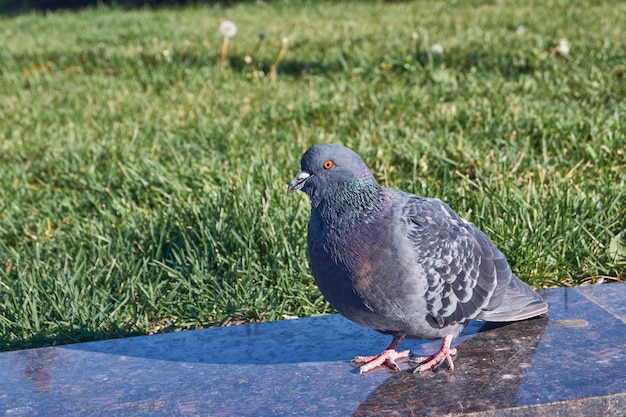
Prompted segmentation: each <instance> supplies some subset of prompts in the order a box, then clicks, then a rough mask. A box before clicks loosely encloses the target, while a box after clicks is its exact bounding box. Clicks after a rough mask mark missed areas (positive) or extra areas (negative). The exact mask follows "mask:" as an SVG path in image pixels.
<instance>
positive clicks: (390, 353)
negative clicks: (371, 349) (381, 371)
mask: <svg viewBox="0 0 626 417" xmlns="http://www.w3.org/2000/svg"><path fill="white" fill-rule="evenodd" d="M403 338H404V335H402V336H394V337H393V340H392V341H391V343H390V344H389V346H387V349H385V351H384V352H383V353H381V354H380V355H375V356H357V357H355V358H353V359H352V362H354V363H362V364H364V365H361V367H360V368H359V373H360V374H364V373H366V372H368V371H371V370H372V369H374V368H376V367H378V366H380V365H382V364H385V365H387V366H388V367H389V368H391V369H392V370H394V371H399V370H400V367H398V365H397V364H396V359H401V358H408V357H409V354H410V353H411V351H409V350H403V351H401V352H396V347H398V345H399V344H400V341H402V339H403Z"/></svg>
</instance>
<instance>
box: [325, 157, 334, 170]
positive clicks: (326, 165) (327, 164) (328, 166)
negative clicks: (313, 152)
mask: <svg viewBox="0 0 626 417" xmlns="http://www.w3.org/2000/svg"><path fill="white" fill-rule="evenodd" d="M334 166H335V163H334V162H333V161H331V160H330V159H327V160H326V161H325V162H324V165H322V168H324V169H331V168H332V167H334Z"/></svg>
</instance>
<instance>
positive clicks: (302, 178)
mask: <svg viewBox="0 0 626 417" xmlns="http://www.w3.org/2000/svg"><path fill="white" fill-rule="evenodd" d="M309 177H311V174H309V173H308V172H306V171H300V172H298V175H296V177H295V178H294V179H293V180H291V182H290V183H289V185H288V186H287V194H291V193H293V192H294V191H298V190H300V189H301V188H302V187H304V183H305V182H306V180H307V179H309Z"/></svg>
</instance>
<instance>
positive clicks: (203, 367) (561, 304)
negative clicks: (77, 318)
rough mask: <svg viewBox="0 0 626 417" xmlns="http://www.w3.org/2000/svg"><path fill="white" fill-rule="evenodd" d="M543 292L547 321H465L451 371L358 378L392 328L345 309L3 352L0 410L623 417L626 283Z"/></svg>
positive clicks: (415, 344)
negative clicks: (358, 361)
mask: <svg viewBox="0 0 626 417" xmlns="http://www.w3.org/2000/svg"><path fill="white" fill-rule="evenodd" d="M545 296H546V298H547V300H548V303H549V305H550V312H549V318H539V319H534V320H528V321H524V322H518V323H511V324H507V325H500V326H494V325H489V324H485V323H480V322H473V323H472V324H470V326H468V328H466V330H465V331H464V332H463V333H462V334H461V335H460V337H459V338H457V339H455V341H454V342H453V345H455V346H457V347H458V355H457V357H456V362H455V365H456V368H455V370H454V371H452V372H450V371H449V370H447V369H440V370H439V371H437V372H425V373H422V374H412V373H410V372H408V371H407V369H408V368H409V365H408V364H406V363H405V364H402V368H403V371H402V372H400V373H397V374H392V373H390V372H388V371H386V370H380V371H374V372H372V373H370V374H368V375H366V376H359V374H358V372H357V370H356V369H354V368H352V366H351V365H350V363H349V359H350V358H351V357H353V356H355V355H357V354H375V353H380V351H381V350H382V349H383V348H384V347H386V346H387V344H388V343H389V337H388V336H385V335H381V334H378V333H377V332H375V331H373V330H370V329H365V328H361V327H358V326H356V325H354V324H353V323H351V322H349V321H348V320H346V319H344V318H343V317H341V316H338V315H330V316H320V317H312V318H304V319H297V320H286V321H279V322H273V323H259V324H251V325H240V326H231V327H222V328H214V329H205V330H197V331H188V332H181V333H169V334H162V335H154V336H142V337H134V338H127V339H117V340H108V341H102V342H93V343H81V344H76V345H68V346H57V347H49V348H41V349H31V350H23V351H13V352H4V353H0V416H1V415H6V416H100V415H102V416H104V415H106V416H110V415H119V416H287V415H302V416H348V415H355V416H381V415H383V416H384V415H394V416H395V415H417V416H435V415H472V416H553V415H567V416H588V415H603V416H620V417H622V416H624V415H626V411H625V410H626V371H625V369H626V301H625V300H626V284H604V285H597V286H588V287H578V288H558V289H550V290H547V291H545ZM439 344H440V342H439V341H427V340H418V341H404V342H403V343H402V344H401V348H408V349H411V350H412V351H414V352H415V353H416V354H418V355H425V354H429V353H433V352H434V351H436V350H437V349H438V347H439Z"/></svg>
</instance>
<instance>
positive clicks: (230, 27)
mask: <svg viewBox="0 0 626 417" xmlns="http://www.w3.org/2000/svg"><path fill="white" fill-rule="evenodd" d="M220 33H221V34H222V36H226V37H228V38H232V37H233V36H235V35H236V34H237V25H236V24H234V23H233V22H231V21H229V20H224V21H223V22H222V23H220Z"/></svg>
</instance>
